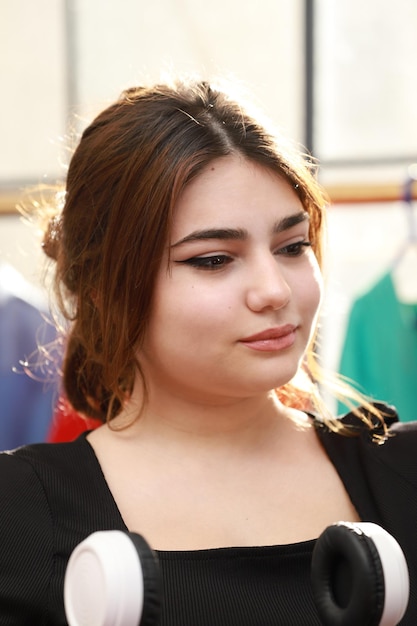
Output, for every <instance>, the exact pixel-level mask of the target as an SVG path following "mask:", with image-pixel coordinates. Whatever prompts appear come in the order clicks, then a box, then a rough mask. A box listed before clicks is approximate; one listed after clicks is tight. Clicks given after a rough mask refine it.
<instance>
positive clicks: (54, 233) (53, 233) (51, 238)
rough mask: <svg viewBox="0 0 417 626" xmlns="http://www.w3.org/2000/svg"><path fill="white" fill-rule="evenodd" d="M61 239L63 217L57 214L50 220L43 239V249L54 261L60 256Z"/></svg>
mask: <svg viewBox="0 0 417 626" xmlns="http://www.w3.org/2000/svg"><path fill="white" fill-rule="evenodd" d="M60 239H61V217H60V216H59V215H55V216H54V217H52V218H51V219H50V220H49V223H48V226H47V228H46V231H45V235H44V237H43V241H42V249H43V251H44V252H45V254H46V255H47V256H48V257H49V258H51V259H53V260H54V261H56V260H57V258H58V252H59V242H60Z"/></svg>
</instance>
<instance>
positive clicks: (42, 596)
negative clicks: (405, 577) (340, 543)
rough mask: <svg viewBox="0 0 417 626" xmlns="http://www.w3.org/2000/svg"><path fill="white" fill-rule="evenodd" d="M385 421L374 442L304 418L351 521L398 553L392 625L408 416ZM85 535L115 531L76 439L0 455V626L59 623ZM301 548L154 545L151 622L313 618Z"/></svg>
mask: <svg viewBox="0 0 417 626" xmlns="http://www.w3.org/2000/svg"><path fill="white" fill-rule="evenodd" d="M346 419H347V420H348V421H352V422H355V418H353V417H352V416H351V415H349V416H347V418H346ZM391 421H392V426H391V430H392V431H393V432H395V433H396V436H395V437H392V438H390V439H388V440H387V441H386V442H385V443H384V444H383V445H378V444H376V443H372V441H371V437H370V433H369V431H368V430H367V429H365V428H363V427H362V428H361V429H360V430H361V433H360V435H359V436H358V437H355V438H349V437H345V436H343V435H338V434H335V433H332V432H330V431H329V430H328V429H327V428H325V427H323V426H321V425H320V424H319V423H317V424H316V425H317V433H318V436H319V437H320V439H321V441H322V443H323V446H324V448H325V450H326V452H327V454H328V455H329V457H330V459H331V460H332V462H333V463H334V465H335V467H336V469H337V471H338V472H339V474H340V476H341V479H342V481H343V482H344V484H345V487H346V489H347V491H348V493H349V495H350V497H351V499H352V502H353V504H354V506H355V507H356V509H357V511H358V513H359V515H360V517H361V519H362V520H366V521H372V522H375V523H377V524H380V525H381V526H383V527H384V528H385V529H386V530H387V531H388V532H390V533H391V534H393V535H394V536H395V537H396V539H397V540H398V541H399V543H400V545H401V546H402V548H403V550H404V552H405V554H406V557H407V561H408V565H409V569H410V578H411V594H410V603H409V608H408V610H407V613H406V616H405V618H404V619H403V621H402V622H401V624H402V625H409V626H415V624H417V545H416V544H417V542H416V541H415V529H416V528H417V463H416V462H415V459H416V451H417V423H408V424H399V423H395V418H394V417H393V419H392V420H391ZM335 521H338V520H335ZM96 530H122V531H126V530H127V528H126V526H125V524H124V522H123V520H122V518H121V516H120V512H119V510H118V508H117V506H116V503H115V501H114V499H113V497H112V494H111V493H110V491H109V489H108V486H107V483H106V481H105V479H104V476H103V473H102V471H101V468H100V465H99V463H98V460H97V458H96V456H95V454H94V451H93V449H92V448H91V446H90V444H89V443H88V441H87V440H86V438H85V436H81V437H80V438H78V439H77V440H76V441H75V442H72V443H63V444H37V445H33V446H28V447H25V448H21V449H19V450H17V451H14V452H12V453H4V454H0V537H1V539H0V624H2V625H5V626H6V625H8V624H13V625H14V626H23V625H28V626H29V625H30V626H34V625H39V626H61V625H64V624H66V620H65V614H64V607H63V580H64V574H65V568H66V564H67V561H68V558H69V556H70V554H71V552H72V550H73V549H74V548H75V546H76V545H78V543H80V542H81V541H82V540H83V539H85V538H86V537H87V536H88V535H90V534H91V533H92V532H94V531H96ZM313 546H314V541H307V542H301V543H297V544H291V545H283V546H270V547H268V546H267V547H251V548H240V547H233V548H220V549H210V550H198V551H178V552H176V551H175V552H174V551H172V552H161V551H159V552H157V554H158V557H159V561H160V567H161V572H162V584H163V598H164V600H163V612H162V619H161V626H216V625H219V626H222V625H224V626H234V625H236V626H249V625H250V626H257V625H259V626H268V625H271V626H272V625H274V626H276V625H277V624H283V625H285V624H288V625H294V626H295V625H297V624H300V625H302V626H308V625H316V624H320V621H319V618H318V616H317V613H316V610H315V607H314V604H313V599H312V592H311V586H310V561H311V553H312V549H313Z"/></svg>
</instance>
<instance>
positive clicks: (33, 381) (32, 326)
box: [0, 266, 57, 450]
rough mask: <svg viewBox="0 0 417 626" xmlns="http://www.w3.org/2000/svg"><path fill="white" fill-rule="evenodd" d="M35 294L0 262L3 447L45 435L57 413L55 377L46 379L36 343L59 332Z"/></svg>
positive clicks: (0, 443) (0, 440) (47, 340)
mask: <svg viewBox="0 0 417 626" xmlns="http://www.w3.org/2000/svg"><path fill="white" fill-rule="evenodd" d="M26 287H27V289H26ZM33 296H34V292H33V288H31V287H30V286H27V285H26V284H25V282H24V280H23V279H22V277H21V276H20V274H18V273H17V272H16V271H15V270H14V269H13V268H10V267H5V266H2V267H1V268H0V450H6V449H11V448H15V447H16V446H21V445H24V444H28V443H35V442H42V441H45V440H46V437H47V433H48V429H49V426H50V423H51V420H52V416H53V411H54V404H55V401H56V397H57V382H55V383H53V382H48V380H47V379H48V375H47V373H46V371H45V364H44V363H43V362H42V357H41V355H40V354H39V350H38V345H47V344H49V343H50V342H52V341H53V340H54V339H55V337H56V332H55V329H54V326H53V325H52V323H50V322H47V321H46V318H45V313H44V311H43V310H42V300H41V299H40V298H39V297H33ZM25 361H28V363H29V369H28V370H27V371H25V367H24V365H23V364H24V362H25ZM36 362H37V363H38V365H35V363H36Z"/></svg>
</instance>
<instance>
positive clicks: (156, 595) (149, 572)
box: [128, 533, 162, 626]
mask: <svg viewBox="0 0 417 626" xmlns="http://www.w3.org/2000/svg"><path fill="white" fill-rule="evenodd" d="M128 536H129V538H130V539H131V541H132V543H133V545H134V546H135V548H136V552H137V554H138V557H139V560H140V564H141V567H142V575H143V587H144V602H143V610H142V618H141V620H140V626H156V625H157V624H159V618H160V614H161V591H162V590H161V581H160V573H159V565H158V560H157V557H156V554H155V552H154V551H153V550H152V549H151V547H150V546H149V544H148V543H147V542H146V541H145V540H144V538H143V537H142V536H141V535H138V534H137V533H128Z"/></svg>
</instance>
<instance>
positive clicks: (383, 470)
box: [318, 403, 417, 490]
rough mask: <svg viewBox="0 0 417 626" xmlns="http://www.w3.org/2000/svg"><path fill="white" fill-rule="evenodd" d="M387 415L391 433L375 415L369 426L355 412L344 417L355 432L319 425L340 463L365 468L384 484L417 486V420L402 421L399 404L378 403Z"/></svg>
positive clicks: (370, 476) (326, 445) (353, 468)
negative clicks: (393, 405)
mask: <svg viewBox="0 0 417 626" xmlns="http://www.w3.org/2000/svg"><path fill="white" fill-rule="evenodd" d="M376 406H377V408H378V409H380V410H382V411H383V412H384V414H385V415H386V419H385V423H386V426H387V433H386V435H385V434H384V430H383V428H382V426H381V424H380V422H379V421H378V420H376V419H374V418H372V416H369V417H370V418H371V425H370V426H368V425H367V424H365V423H364V422H363V421H362V420H360V419H359V418H358V417H356V416H355V415H354V414H353V413H347V414H346V415H344V416H343V417H342V418H341V420H342V422H343V424H344V425H348V426H349V427H351V428H352V436H346V435H343V434H339V433H335V432H332V431H330V429H328V428H326V427H325V426H319V427H318V432H319V436H320V439H321V441H322V443H323V446H324V448H325V449H326V451H327V453H328V455H329V456H330V458H331V459H332V461H333V463H334V464H335V465H336V466H338V467H339V466H343V467H345V468H346V469H350V470H351V471H359V472H361V473H362V472H363V474H364V476H366V477H367V478H368V479H369V480H370V481H371V482H373V483H374V484H375V485H376V484H378V485H379V486H380V487H381V488H383V487H384V486H386V485H387V484H397V485H399V484H400V483H403V484H407V485H408V487H409V488H412V489H414V490H417V463H416V450H417V421H416V422H400V421H399V419H398V415H397V412H396V410H395V408H393V407H391V406H388V405H384V404H380V403H378V404H376Z"/></svg>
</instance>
